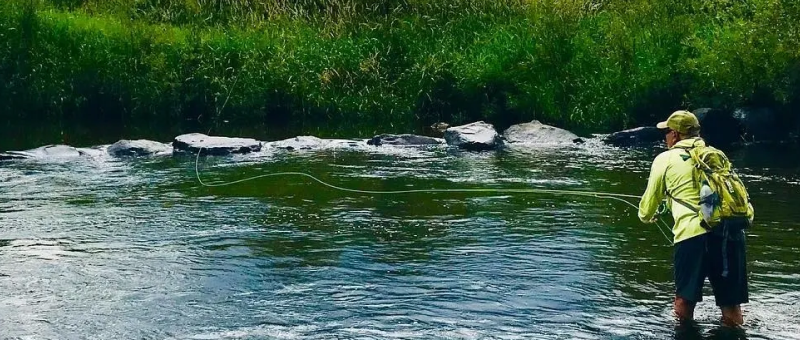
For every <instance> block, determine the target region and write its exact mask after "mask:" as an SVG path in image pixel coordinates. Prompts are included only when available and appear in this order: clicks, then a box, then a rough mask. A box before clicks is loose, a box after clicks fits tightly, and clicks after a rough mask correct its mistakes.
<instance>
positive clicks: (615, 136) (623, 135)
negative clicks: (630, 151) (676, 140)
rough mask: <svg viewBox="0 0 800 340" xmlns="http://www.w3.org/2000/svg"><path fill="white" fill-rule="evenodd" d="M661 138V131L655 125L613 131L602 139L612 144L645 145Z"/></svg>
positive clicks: (662, 136)
mask: <svg viewBox="0 0 800 340" xmlns="http://www.w3.org/2000/svg"><path fill="white" fill-rule="evenodd" d="M663 140H664V133H663V131H661V130H659V129H658V128H656V127H655V126H642V127H637V128H635V129H629V130H623V131H619V132H614V133H612V134H610V135H608V136H606V138H604V139H603V141H604V142H606V143H608V144H611V145H614V146H646V145H650V144H654V143H657V142H661V141H663Z"/></svg>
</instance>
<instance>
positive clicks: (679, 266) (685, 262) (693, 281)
mask: <svg viewBox="0 0 800 340" xmlns="http://www.w3.org/2000/svg"><path fill="white" fill-rule="evenodd" d="M705 252H706V235H699V236H695V237H692V238H690V239H688V240H683V241H681V242H678V243H676V244H675V255H674V259H673V260H674V264H675V268H674V270H675V305H674V309H675V316H676V317H677V318H678V319H680V320H681V321H690V320H693V319H694V306H695V305H696V304H697V303H698V302H700V301H702V300H703V282H704V281H705V279H706V266H705V262H706V261H705Z"/></svg>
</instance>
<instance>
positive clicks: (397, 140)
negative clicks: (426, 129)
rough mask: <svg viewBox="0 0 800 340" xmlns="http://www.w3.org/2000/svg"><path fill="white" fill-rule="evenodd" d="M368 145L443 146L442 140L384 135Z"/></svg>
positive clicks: (378, 136)
mask: <svg viewBox="0 0 800 340" xmlns="http://www.w3.org/2000/svg"><path fill="white" fill-rule="evenodd" d="M367 144H368V145H375V146H379V145H437V144H442V140H440V139H436V138H433V137H426V136H417V135H407V134H404V135H390V134H383V135H377V136H375V137H372V139H370V140H369V141H367Z"/></svg>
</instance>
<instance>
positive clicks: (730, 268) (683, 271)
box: [639, 111, 753, 326]
mask: <svg viewBox="0 0 800 340" xmlns="http://www.w3.org/2000/svg"><path fill="white" fill-rule="evenodd" d="M656 126H657V127H658V128H659V129H661V130H662V131H663V132H664V133H665V138H666V142H667V147H668V148H669V150H667V151H664V152H662V153H661V154H660V155H658V156H657V157H656V159H655V160H654V161H653V165H652V168H651V170H650V177H649V180H648V183H647V189H646V190H645V192H644V195H642V200H641V202H640V203H639V219H641V220H642V221H643V222H645V223H653V222H655V218H656V212H657V210H659V209H658V207H659V205H660V203H661V202H662V200H664V199H665V198H666V199H667V207H668V208H669V210H671V211H672V217H673V218H674V220H675V225H674V226H673V228H672V233H673V234H674V242H675V252H674V267H675V268H674V273H675V306H674V307H675V314H676V316H677V317H678V318H679V319H680V320H682V321H688V320H692V319H693V318H694V308H695V305H696V304H697V302H699V301H702V300H703V283H704V281H705V278H706V277H708V279H709V281H710V282H711V286H712V288H713V290H714V297H715V298H716V303H717V306H719V307H720V308H721V309H722V322H723V323H724V324H726V325H729V326H739V325H741V324H742V323H743V320H742V309H741V306H740V305H741V304H742V303H746V302H748V291H747V270H746V267H745V243H744V230H743V229H745V228H746V227H747V226H749V224H750V223H752V219H753V207H752V205H750V203H749V197H747V194H746V191H745V189H744V186H743V185H742V184H741V181H740V180H739V178H738V176H736V175H735V173H734V172H733V171H732V170H730V162H728V159H727V157H725V155H724V154H723V153H722V152H721V151H718V150H717V149H714V148H711V147H706V145H705V142H704V141H703V139H701V138H700V137H699V136H700V122H699V121H698V120H697V117H695V115H694V114H692V113H691V112H688V111H676V112H674V113H673V114H672V115H670V116H669V118H668V119H667V120H666V121H665V122H661V123H658V125H656ZM698 164H700V165H698ZM709 164H710V167H709ZM701 165H702V166H701ZM709 183H711V184H709ZM720 183H722V184H720ZM701 192H702V194H703V195H702V197H703V200H702V201H701ZM676 203H677V204H676Z"/></svg>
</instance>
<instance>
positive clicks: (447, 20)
mask: <svg viewBox="0 0 800 340" xmlns="http://www.w3.org/2000/svg"><path fill="white" fill-rule="evenodd" d="M30 3H32V2H30V1H18V0H12V1H10V2H9V4H8V5H6V6H3V8H1V9H0V32H2V33H0V39H2V40H4V41H6V42H7V43H6V44H0V77H2V80H3V85H2V86H0V119H3V120H6V121H10V120H29V121H41V120H48V121H54V120H56V121H65V122H68V121H73V122H74V121H91V122H95V121H99V122H102V123H103V124H105V125H108V126H125V125H131V124H133V125H136V124H140V123H141V122H149V123H150V124H153V123H155V124H163V125H174V124H183V123H184V122H186V121H193V122H194V124H196V125H198V126H201V127H203V128H209V127H213V126H216V125H218V124H220V122H222V121H229V122H231V124H233V125H240V126H246V125H251V124H264V125H266V126H270V127H272V128H275V129H292V130H294V131H308V130H312V129H317V130H319V129H324V130H325V131H331V134H337V131H338V133H340V134H348V135H352V134H353V133H352V131H354V130H357V131H365V132H364V133H363V134H364V136H360V137H368V136H369V135H370V134H372V133H374V132H375V131H381V132H398V133H404V132H409V131H419V130H420V128H421V127H423V126H427V125H430V124H431V123H435V122H439V121H445V122H449V123H451V124H453V125H455V124H462V123H467V122H471V121H477V120H485V121H488V122H491V123H493V124H495V125H496V126H498V127H499V128H500V129H504V128H505V127H507V126H509V125H511V124H515V123H520V122H526V121H530V120H532V119H538V120H541V121H543V122H546V123H550V124H553V125H557V126H561V127H565V128H569V129H571V130H574V131H578V132H611V131H613V130H617V129H622V128H625V127H633V126H638V125H643V124H650V123H652V122H655V121H656V120H658V119H662V118H663V117H664V116H665V115H666V114H668V113H669V112H671V111H672V110H674V109H677V108H698V107H716V108H722V109H728V110H732V109H734V108H736V107H740V106H766V107H771V108H774V109H775V111H778V112H779V114H780V115H781V116H782V118H781V119H782V120H785V121H794V120H795V119H794V118H795V115H796V114H795V112H798V108H800V72H797V69H798V65H800V62H799V61H800V10H798V9H797V8H796V7H797V5H794V4H785V3H782V2H780V1H774V0H758V1H750V2H748V3H747V4H727V5H725V6H723V5H722V3H721V2H720V3H719V4H717V3H714V4H716V5H709V4H708V2H699V1H697V2H695V1H688V3H680V4H679V3H677V2H676V1H670V2H664V3H659V4H651V3H650V2H647V1H634V2H633V3H626V4H625V5H614V4H590V3H588V2H584V1H559V2H556V1H536V2H520V1H501V2H485V3H484V2H483V1H478V0H474V1H467V0H464V1H459V2H456V3H453V4H451V5H450V6H449V7H448V6H445V5H439V4H433V3H430V4H426V3H416V2H406V1H397V2H396V3H395V2H381V3H380V4H379V5H380V6H378V5H376V6H370V5H369V4H367V3H366V2H363V1H362V2H359V1H352V0H351V1H349V2H348V1H340V2H333V1H331V2H320V3H315V4H317V5H313V4H311V3H305V2H299V3H298V4H296V5H295V7H291V8H290V7H287V6H289V5H285V4H283V5H278V3H272V6H273V7H269V6H267V7H263V8H261V7H257V6H261V5H256V4H248V3H245V2H231V3H230V4H228V3H224V4H222V3H220V6H213V4H212V3H211V2H209V1H200V2H197V6H195V5H191V6H190V4H188V3H183V2H178V1H163V2H158V3H157V4H154V5H147V6H146V5H142V4H141V3H133V2H128V1H116V2H111V3H113V5H112V4H109V3H107V2H96V1H91V0H86V1H67V2H65V1H56V0H50V1H38V2H34V3H35V5H34V6H31V5H29V4H30ZM268 4H269V3H268ZM376 4H377V3H376ZM223 5H224V6H223ZM262 5H263V4H262ZM312 5H313V6H312ZM253 6H256V7H253ZM264 6H266V5H264ZM298 6H299V7H298ZM215 8H216V9H215ZM220 9H224V10H220Z"/></svg>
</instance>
